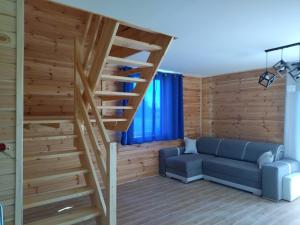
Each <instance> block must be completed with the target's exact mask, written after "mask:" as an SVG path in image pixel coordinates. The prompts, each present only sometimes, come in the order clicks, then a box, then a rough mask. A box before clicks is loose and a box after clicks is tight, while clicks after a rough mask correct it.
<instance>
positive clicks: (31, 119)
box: [24, 116, 74, 124]
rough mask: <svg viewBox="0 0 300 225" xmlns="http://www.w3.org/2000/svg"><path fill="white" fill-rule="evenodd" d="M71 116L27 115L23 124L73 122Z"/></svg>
mask: <svg viewBox="0 0 300 225" xmlns="http://www.w3.org/2000/svg"><path fill="white" fill-rule="evenodd" d="M73 122H74V119H73V117H72V116H59V117H57V116H27V117H25V119H24V124H51V123H73Z"/></svg>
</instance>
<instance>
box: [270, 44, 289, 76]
mask: <svg viewBox="0 0 300 225" xmlns="http://www.w3.org/2000/svg"><path fill="white" fill-rule="evenodd" d="M282 58H283V49H281V59H280V61H279V62H277V63H276V64H275V65H273V69H274V70H275V71H276V73H277V74H278V75H280V76H281V77H283V76H285V75H286V74H287V72H288V70H289V66H288V64H287V63H286V62H285V61H284V60H283V59H282Z"/></svg>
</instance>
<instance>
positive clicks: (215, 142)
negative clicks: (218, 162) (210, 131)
mask: <svg viewBox="0 0 300 225" xmlns="http://www.w3.org/2000/svg"><path fill="white" fill-rule="evenodd" d="M221 140H222V139H219V138H214V137H202V138H199V139H198V140H197V150H198V152H199V153H202V154H210V155H215V154H216V153H217V150H218V148H219V146H220V142H221Z"/></svg>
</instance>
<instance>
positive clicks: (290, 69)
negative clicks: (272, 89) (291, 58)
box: [258, 42, 300, 87]
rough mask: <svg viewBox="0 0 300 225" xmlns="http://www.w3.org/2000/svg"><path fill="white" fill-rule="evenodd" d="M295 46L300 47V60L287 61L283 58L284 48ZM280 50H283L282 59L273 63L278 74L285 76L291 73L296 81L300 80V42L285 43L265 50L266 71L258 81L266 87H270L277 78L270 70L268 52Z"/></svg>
mask: <svg viewBox="0 0 300 225" xmlns="http://www.w3.org/2000/svg"><path fill="white" fill-rule="evenodd" d="M295 46H298V47H299V62H298V63H294V64H291V63H290V62H285V61H284V60H283V59H282V55H283V49H286V48H291V47H295ZM278 50H281V60H280V61H278V62H277V63H276V64H274V65H273V69H274V70H275V71H276V74H278V75H280V76H281V77H284V76H286V75H287V74H289V75H290V76H291V77H292V78H293V79H294V80H295V81H300V42H297V43H294V44H290V45H284V46H280V47H276V48H271V49H266V50H265V53H266V71H265V72H264V73H263V74H261V75H260V76H259V80H258V83H259V84H261V85H262V86H264V87H269V86H270V85H271V84H272V83H273V82H274V80H275V79H276V75H275V74H274V73H271V72H269V71H268V52H273V51H278Z"/></svg>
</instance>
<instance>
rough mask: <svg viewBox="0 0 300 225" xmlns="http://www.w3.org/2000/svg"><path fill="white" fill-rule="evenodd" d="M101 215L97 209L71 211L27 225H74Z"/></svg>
mask: <svg viewBox="0 0 300 225" xmlns="http://www.w3.org/2000/svg"><path fill="white" fill-rule="evenodd" d="M99 215H100V213H99V212H98V211H97V209H95V208H91V207H86V208H80V209H76V210H71V211H70V212H66V213H62V214H59V215H57V216H53V217H49V218H46V219H42V220H39V221H35V222H32V223H27V224H25V225H72V224H77V223H81V222H85V221H87V220H90V219H93V218H95V217H97V216H99Z"/></svg>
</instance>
